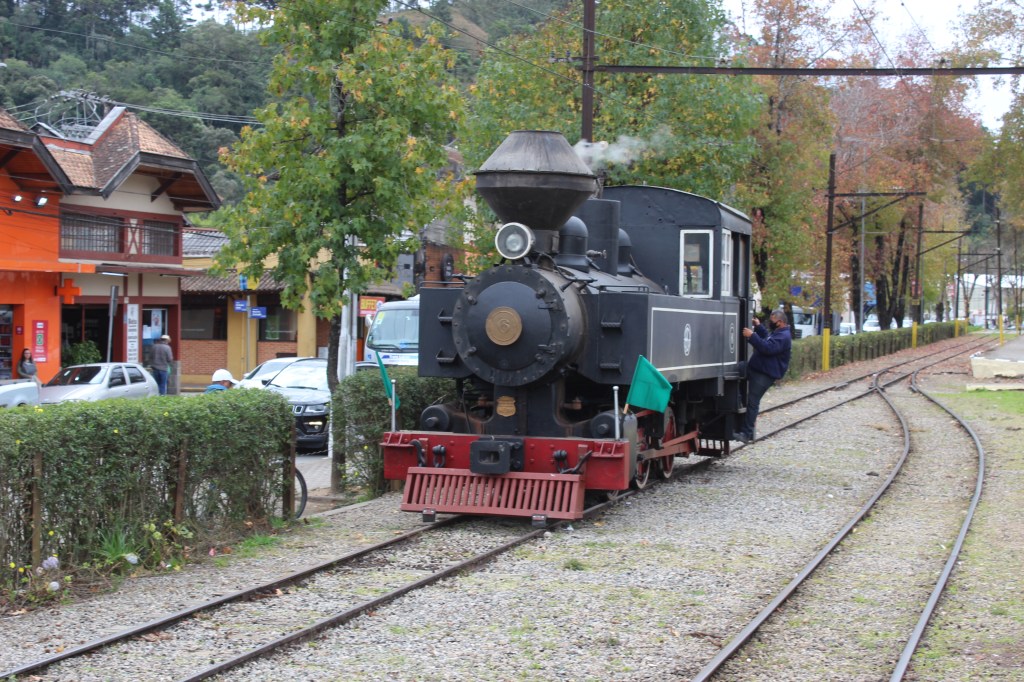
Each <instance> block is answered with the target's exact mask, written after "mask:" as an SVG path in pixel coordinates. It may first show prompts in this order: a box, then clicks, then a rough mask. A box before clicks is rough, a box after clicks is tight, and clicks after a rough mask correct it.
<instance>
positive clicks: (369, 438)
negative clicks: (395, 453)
mask: <svg viewBox="0 0 1024 682" xmlns="http://www.w3.org/2000/svg"><path fill="white" fill-rule="evenodd" d="M388 376H389V377H390V378H391V379H394V380H395V382H396V384H395V387H396V392H397V393H398V402H399V405H400V408H399V410H398V414H397V415H396V420H397V422H398V428H399V429H415V428H417V424H418V423H419V418H420V413H421V412H423V410H424V409H426V407H427V406H429V405H433V404H434V403H443V402H447V401H449V400H451V399H452V398H453V397H454V395H455V381H454V380H453V379H437V378H430V377H419V376H417V368H416V367H389V368H388ZM332 407H333V414H332V420H333V424H334V446H335V447H337V448H342V449H343V450H344V452H345V453H347V459H346V466H347V468H348V470H349V472H350V473H352V474H354V477H353V479H352V480H351V481H350V482H351V483H355V484H359V485H366V486H368V487H369V489H370V491H371V492H372V493H379V492H382V491H383V490H384V487H385V483H384V461H383V459H382V457H381V453H380V441H381V438H382V437H383V435H384V433H385V432H386V431H390V430H391V408H390V407H389V405H388V399H387V395H386V394H385V393H384V383H383V381H382V380H381V375H380V372H379V371H377V370H375V369H369V370H361V371H359V372H356V373H355V374H352V375H350V376H347V377H345V378H344V379H343V380H342V381H341V383H339V385H338V390H337V391H336V392H335V395H334V404H333V406H332Z"/></svg>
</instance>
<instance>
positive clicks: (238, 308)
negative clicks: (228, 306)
mask: <svg viewBox="0 0 1024 682" xmlns="http://www.w3.org/2000/svg"><path fill="white" fill-rule="evenodd" d="M248 309H249V302H248V301H247V300H245V299H244V298H236V299H235V312H236V313H244V312H245V311H246V310H248Z"/></svg>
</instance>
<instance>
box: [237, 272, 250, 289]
mask: <svg viewBox="0 0 1024 682" xmlns="http://www.w3.org/2000/svg"><path fill="white" fill-rule="evenodd" d="M238 288H239V289H241V290H242V291H245V290H246V289H248V288H249V278H248V277H246V276H245V275H239V276H238Z"/></svg>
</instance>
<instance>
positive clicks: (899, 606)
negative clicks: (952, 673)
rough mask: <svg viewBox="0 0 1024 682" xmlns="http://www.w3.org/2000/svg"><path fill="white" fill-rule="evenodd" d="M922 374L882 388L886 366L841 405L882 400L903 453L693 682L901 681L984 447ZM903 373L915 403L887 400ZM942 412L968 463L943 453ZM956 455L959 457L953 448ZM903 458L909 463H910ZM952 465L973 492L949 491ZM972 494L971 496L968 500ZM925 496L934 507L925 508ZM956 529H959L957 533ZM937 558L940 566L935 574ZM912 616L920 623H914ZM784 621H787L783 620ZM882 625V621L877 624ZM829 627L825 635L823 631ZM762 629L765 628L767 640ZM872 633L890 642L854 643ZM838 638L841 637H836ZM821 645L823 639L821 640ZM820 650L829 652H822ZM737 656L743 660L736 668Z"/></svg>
mask: <svg viewBox="0 0 1024 682" xmlns="http://www.w3.org/2000/svg"><path fill="white" fill-rule="evenodd" d="M947 359H949V357H944V358H942V359H939V360H933V361H931V362H929V363H927V365H926V367H932V366H934V365H937V364H939V363H941V362H942V361H944V360H947ZM922 369H924V368H918V369H917V370H914V371H912V372H910V373H903V374H899V375H897V376H896V377H895V378H892V379H890V380H889V381H886V382H884V383H883V382H881V381H880V378H881V376H882V375H883V374H884V373H886V372H888V371H889V370H888V369H887V370H886V371H885V372H879V373H877V374H876V375H875V376H874V379H873V385H872V389H871V390H870V391H868V392H865V393H862V394H859V395H856V396H853V397H851V398H848V399H847V400H846V401H844V403H847V402H852V401H853V400H857V399H859V398H861V397H864V396H865V395H868V394H874V395H878V396H879V397H881V399H882V400H884V401H885V403H886V405H888V407H889V409H890V410H891V411H892V412H893V414H894V415H895V417H896V418H897V419H898V420H899V422H900V424H901V435H902V439H903V451H902V454H901V455H900V456H899V458H898V460H897V461H896V463H895V464H894V466H893V468H892V470H891V471H890V473H889V474H888V476H887V477H886V479H885V480H884V481H883V482H882V483H881V485H879V486H878V488H877V489H876V491H875V492H874V494H873V495H872V496H871V497H870V499H868V501H867V502H866V503H865V504H864V505H863V506H862V507H861V508H860V509H859V510H858V511H857V512H856V513H855V514H854V515H853V516H852V517H851V518H850V519H849V520H848V521H847V522H846V523H845V524H844V525H843V526H842V528H841V529H840V530H839V531H838V532H837V533H836V534H835V535H834V536H833V537H832V538H831V539H830V540H829V541H828V542H827V543H826V544H825V546H824V547H822V549H821V550H820V551H819V552H818V553H817V554H816V555H815V556H814V557H813V558H812V559H811V560H810V561H809V562H808V563H807V564H806V565H805V566H804V567H803V568H802V569H800V570H799V572H797V574H796V576H795V577H794V578H793V579H792V580H791V581H790V582H789V583H788V584H787V585H786V586H785V587H783V588H782V590H780V591H779V592H778V594H776V595H775V596H774V597H773V598H772V599H771V600H770V601H768V603H767V604H766V605H765V606H764V608H762V609H761V611H759V612H758V613H757V615H756V616H754V618H752V619H751V620H750V621H749V622H748V623H747V624H746V625H745V626H743V627H742V629H740V631H739V632H738V633H737V634H736V635H735V636H734V637H733V638H732V639H731V640H730V641H729V642H728V643H727V644H726V645H725V646H723V647H722V648H721V649H720V650H719V651H718V652H717V653H716V654H715V655H714V656H713V657H712V658H711V660H710V661H709V662H708V663H707V664H706V665H705V666H704V667H703V668H702V669H701V671H700V672H699V673H698V674H697V675H696V676H694V677H693V678H692V679H693V680H694V681H695V682H696V681H703V680H709V679H712V678H714V679H745V678H747V677H748V676H749V675H750V673H751V670H756V671H757V673H758V674H760V675H762V676H763V675H765V674H767V675H768V676H769V677H770V676H771V674H772V671H773V670H774V671H777V672H778V673H779V674H783V673H785V674H786V678H787V679H800V676H799V675H795V673H794V672H793V671H795V670H806V669H814V670H817V671H818V672H814V673H811V677H808V678H806V679H821V678H820V677H817V676H818V675H819V674H820V671H821V670H830V671H834V673H835V674H838V675H839V677H834V679H881V676H882V674H885V675H891V677H890V679H891V680H893V681H898V680H902V679H903V678H904V675H905V674H906V673H907V670H908V667H909V665H910V661H911V658H912V656H913V654H914V651H915V650H916V648H917V646H918V645H919V644H920V641H921V638H922V636H923V633H924V630H925V627H926V625H927V623H928V620H929V619H930V617H931V615H932V613H933V612H934V609H935V606H936V604H937V602H938V600H939V598H940V596H941V594H942V590H943V589H944V586H945V585H946V582H947V580H948V578H949V576H950V573H951V572H952V569H953V566H954V564H955V562H956V558H957V556H958V554H959V551H960V547H961V545H962V543H963V540H964V538H965V536H966V534H967V530H968V527H969V525H970V522H971V519H972V517H973V513H974V509H975V508H976V506H977V504H978V500H979V498H980V495H981V489H982V482H983V480H984V470H985V463H984V450H983V448H982V446H981V443H980V441H979V440H978V438H977V436H976V435H975V434H974V432H973V430H971V427H970V426H969V425H968V424H966V423H965V422H964V421H963V420H962V419H960V418H959V417H957V416H956V415H955V414H954V413H952V412H951V411H949V410H948V408H946V407H945V406H944V405H942V404H941V403H940V402H939V401H937V400H936V399H935V398H933V397H932V396H931V395H929V394H928V393H926V392H925V391H924V390H923V389H921V388H920V386H919V384H918V381H917V374H918V372H920V371H921V370H922ZM908 376H909V377H910V379H911V385H912V387H913V391H914V392H916V394H917V395H918V396H920V397H919V398H918V397H912V396H913V394H911V393H904V394H903V395H900V396H898V397H897V396H890V395H889V393H890V391H891V392H893V393H895V392H897V390H898V389H897V387H898V386H899V385H900V384H901V383H902V382H904V381H905V380H906V379H907V378H908ZM924 399H927V400H928V401H930V402H931V404H932V407H930V408H929V407H925V406H924V405H922V403H924V402H925V400H924ZM838 406H839V404H837V405H835V406H831V407H827V408H825V409H824V410H822V411H821V412H825V411H829V410H832V409H834V408H835V407H838ZM940 408H941V410H943V411H944V415H943V417H941V418H937V417H935V416H934V415H933V416H932V417H931V418H930V422H928V423H930V424H932V427H931V428H930V429H929V428H926V427H925V426H922V425H918V426H917V427H915V428H913V429H912V427H911V425H910V424H908V419H909V420H910V422H911V423H913V421H914V420H917V421H918V422H923V421H924V420H925V418H924V417H923V416H922V415H923V414H924V413H925V412H926V411H927V410H929V409H930V410H933V411H938V410H939V409H940ZM821 412H819V413H818V414H820V413H821ZM946 415H948V417H952V418H953V419H954V420H955V421H956V424H957V427H958V429H959V430H960V432H961V433H962V435H961V439H962V440H963V441H964V442H963V444H962V447H963V448H965V449H967V448H973V449H974V450H975V452H976V453H977V455H976V458H975V459H974V460H973V462H974V463H973V464H972V460H967V459H965V460H961V461H959V462H955V463H954V462H950V461H949V460H948V458H946V457H945V456H944V455H943V454H941V453H946V452H948V451H949V450H950V444H949V443H948V439H950V438H953V437H954V436H953V434H952V433H949V432H948V431H947V432H944V433H940V434H937V433H936V430H935V428H934V425H935V424H936V423H939V424H942V423H945V422H946V421H948V417H947V416H946ZM810 418H812V417H811V416H808V417H803V418H801V419H799V420H798V421H797V422H792V423H790V424H787V425H786V426H784V427H782V428H780V429H777V430H775V431H773V432H772V433H773V434H774V433H778V431H782V430H784V429H788V428H790V427H792V426H795V425H796V424H797V423H801V422H803V421H806V420H807V419H810ZM919 432H923V433H925V434H927V436H929V437H931V438H933V439H934V438H935V437H936V436H938V437H939V438H940V439H945V441H946V442H944V443H943V444H942V447H936V443H935V442H932V443H924V444H919V445H917V446H914V445H913V442H914V441H915V440H922V441H924V440H925V438H919V437H917V436H912V433H919ZM952 449H953V450H954V451H956V448H952ZM908 462H910V463H911V464H909V465H908V464H907V463H908ZM953 467H959V468H960V469H963V468H967V469H971V471H970V472H963V471H961V472H960V474H961V477H962V476H963V475H967V474H970V475H973V478H974V481H973V485H971V486H967V485H963V484H961V485H959V486H956V492H954V493H952V494H951V493H950V490H949V487H950V482H949V481H948V480H946V477H944V476H940V475H937V473H936V472H937V471H943V470H949V469H950V468H953ZM894 482H896V485H897V488H899V489H901V490H902V491H903V492H902V493H901V494H896V493H894V492H893V491H892V485H893V483H894ZM971 489H973V495H971V494H969V493H970V490H971ZM887 491H889V492H888V494H887ZM922 496H923V497H926V498H927V499H929V500H932V501H934V502H933V503H931V504H929V505H928V506H926V507H924V508H922V505H921V503H920V499H921V498H922ZM968 497H969V498H970V502H969V505H968V509H967V513H966V515H963V504H962V503H963V502H964V500H965V499H966V498H968ZM915 500H916V501H915ZM922 513H924V514H926V515H928V516H931V517H933V518H931V519H930V521H931V524H929V520H927V519H926V520H921V519H918V520H917V522H916V523H914V524H913V525H908V524H906V519H907V518H908V516H909V515H911V514H922ZM869 514H870V517H871V523H870V524H869V527H868V528H867V530H866V532H862V533H861V534H860V535H858V536H855V537H854V536H852V533H854V532H856V529H858V528H863V527H864V526H863V522H864V520H865V518H866V517H868V516H869ZM961 521H962V523H960V522H961ZM957 523H960V525H959V527H957ZM922 527H925V528H929V532H928V533H927V534H926V535H925V537H920V535H921V531H920V529H921V528H922ZM908 528H909V529H911V530H909V531H908ZM936 547H942V548H951V549H949V551H948V553H947V554H946V555H945V557H943V556H941V555H940V554H938V553H937V552H936V551H935V549H936ZM840 549H841V550H842V556H841V558H838V557H837V556H836V554H837V552H838V551H839V550H840ZM943 558H944V559H945V563H944V567H942V568H941V570H939V569H940V567H941V566H942V562H943ZM901 559H903V560H905V561H906V565H901V564H900V563H899V561H900V560H901ZM894 563H895V565H893V564H894ZM823 565H827V566H828V571H827V572H826V574H825V575H822V574H821V573H820V572H818V569H819V568H820V567H822V566H823ZM881 566H885V569H886V570H884V572H883V571H882V570H881V569H880V567H881ZM936 574H937V576H938V577H937V578H936V579H935V580H934V581H933V582H932V584H931V585H930V586H929V585H924V584H922V583H923V579H922V578H921V577H920V576H922V575H928V576H931V575H936ZM865 575H884V576H885V579H884V580H882V581H880V582H877V583H872V582H871V581H870V580H869V581H867V584H866V583H865V580H864V576H865ZM929 587H930V588H931V591H930V595H929V593H928V588H929ZM837 599H839V600H845V608H844V609H843V611H844V613H843V615H842V616H841V617H839V618H838V620H846V622H845V623H830V624H829V626H828V627H827V628H823V627H822V626H821V625H820V623H821V619H820V614H821V613H823V612H828V613H832V614H834V613H835V610H834V609H832V608H824V607H822V603H832V604H833V605H834V603H835V601H836V600H837ZM908 602H909V603H910V604H911V605H916V604H923V608H921V609H920V612H919V613H908ZM890 607H891V608H890ZM783 609H784V610H785V614H786V615H785V618H784V619H783V618H780V617H778V614H779V613H780V611H781V610H783ZM880 613H881V615H880ZM815 614H817V615H815ZM831 618H836V617H835V616H831ZM915 618H916V624H915V625H912V626H911V623H914V620H915ZM847 619H848V620H847ZM783 620H785V621H786V622H785V623H783V622H781V621H783ZM880 620H881V622H884V623H886V625H881V626H880V625H879V622H880ZM812 623H819V625H818V626H816V627H815V626H812V625H811V624H812ZM890 624H891V631H890V627H889V626H890ZM900 625H903V626H905V627H904V629H903V630H902V632H900V631H899V627H900ZM826 629H827V631H828V632H827V633H826V632H823V631H822V630H826ZM762 630H764V631H765V632H764V634H762ZM872 631H874V632H876V633H881V632H883V631H884V632H885V634H886V635H887V636H886V637H879V641H875V642H872V644H871V646H870V647H865V646H863V645H859V644H860V642H858V639H861V638H862V637H863V635H864V633H868V632H872ZM836 632H838V633H839V634H838V635H836V634H835V633H836ZM755 635H757V646H756V647H753V648H751V646H750V645H751V640H752V639H753V638H754V637H755ZM883 639H884V640H885V643H884V644H883V643H882V640H883ZM823 640H825V641H826V642H828V643H823ZM900 641H905V642H906V644H905V646H904V648H903V650H902V652H900V653H899V655H898V661H896V663H895V665H893V666H892V667H891V669H889V670H884V671H883V670H882V669H881V667H882V666H885V665H887V664H888V663H891V662H892V661H893V660H895V659H896V658H897V655H896V652H895V651H892V647H893V646H895V644H894V642H900ZM822 651H824V652H825V653H823V654H822ZM797 652H799V653H797ZM808 652H818V653H819V654H821V655H822V656H823V657H824V659H823V660H807V659H808V658H812V659H813V654H812V653H808ZM741 659H742V662H737V661H740V660H741ZM844 671H845V672H844ZM847 673H848V674H847ZM794 675H795V676H794ZM765 679H768V678H765Z"/></svg>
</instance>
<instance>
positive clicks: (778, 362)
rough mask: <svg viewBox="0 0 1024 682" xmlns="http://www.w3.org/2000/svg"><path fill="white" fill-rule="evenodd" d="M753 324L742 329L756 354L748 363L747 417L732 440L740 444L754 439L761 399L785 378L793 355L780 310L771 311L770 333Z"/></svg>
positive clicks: (791, 340) (758, 321) (760, 325)
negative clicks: (777, 382) (752, 326)
mask: <svg viewBox="0 0 1024 682" xmlns="http://www.w3.org/2000/svg"><path fill="white" fill-rule="evenodd" d="M753 324H754V328H753V329H751V328H750V327H744V328H743V336H744V337H745V338H746V339H747V342H748V343H749V344H750V345H751V346H753V347H754V351H755V353H754V355H753V357H751V358H750V360H748V361H747V414H746V418H745V419H744V422H743V429H742V430H741V431H737V432H736V433H735V434H733V438H732V439H733V440H738V441H740V442H742V443H749V442H750V441H752V440H754V434H755V433H756V431H755V430H754V427H755V425H756V424H757V414H758V412H760V411H761V398H762V397H763V396H764V394H765V393H766V392H767V391H768V389H769V388H771V386H772V384H774V383H775V382H776V381H778V380H779V379H781V378H782V377H784V376H786V370H788V369H789V358H790V356H791V355H792V353H793V332H792V330H791V329H790V328H789V318H787V317H786V313H784V312H783V311H781V310H775V311H772V314H771V315H770V316H769V318H768V326H769V328H770V331H769V330H766V329H765V328H764V325H762V324H761V320H759V319H757V318H756V317H755V318H754V323H753Z"/></svg>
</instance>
